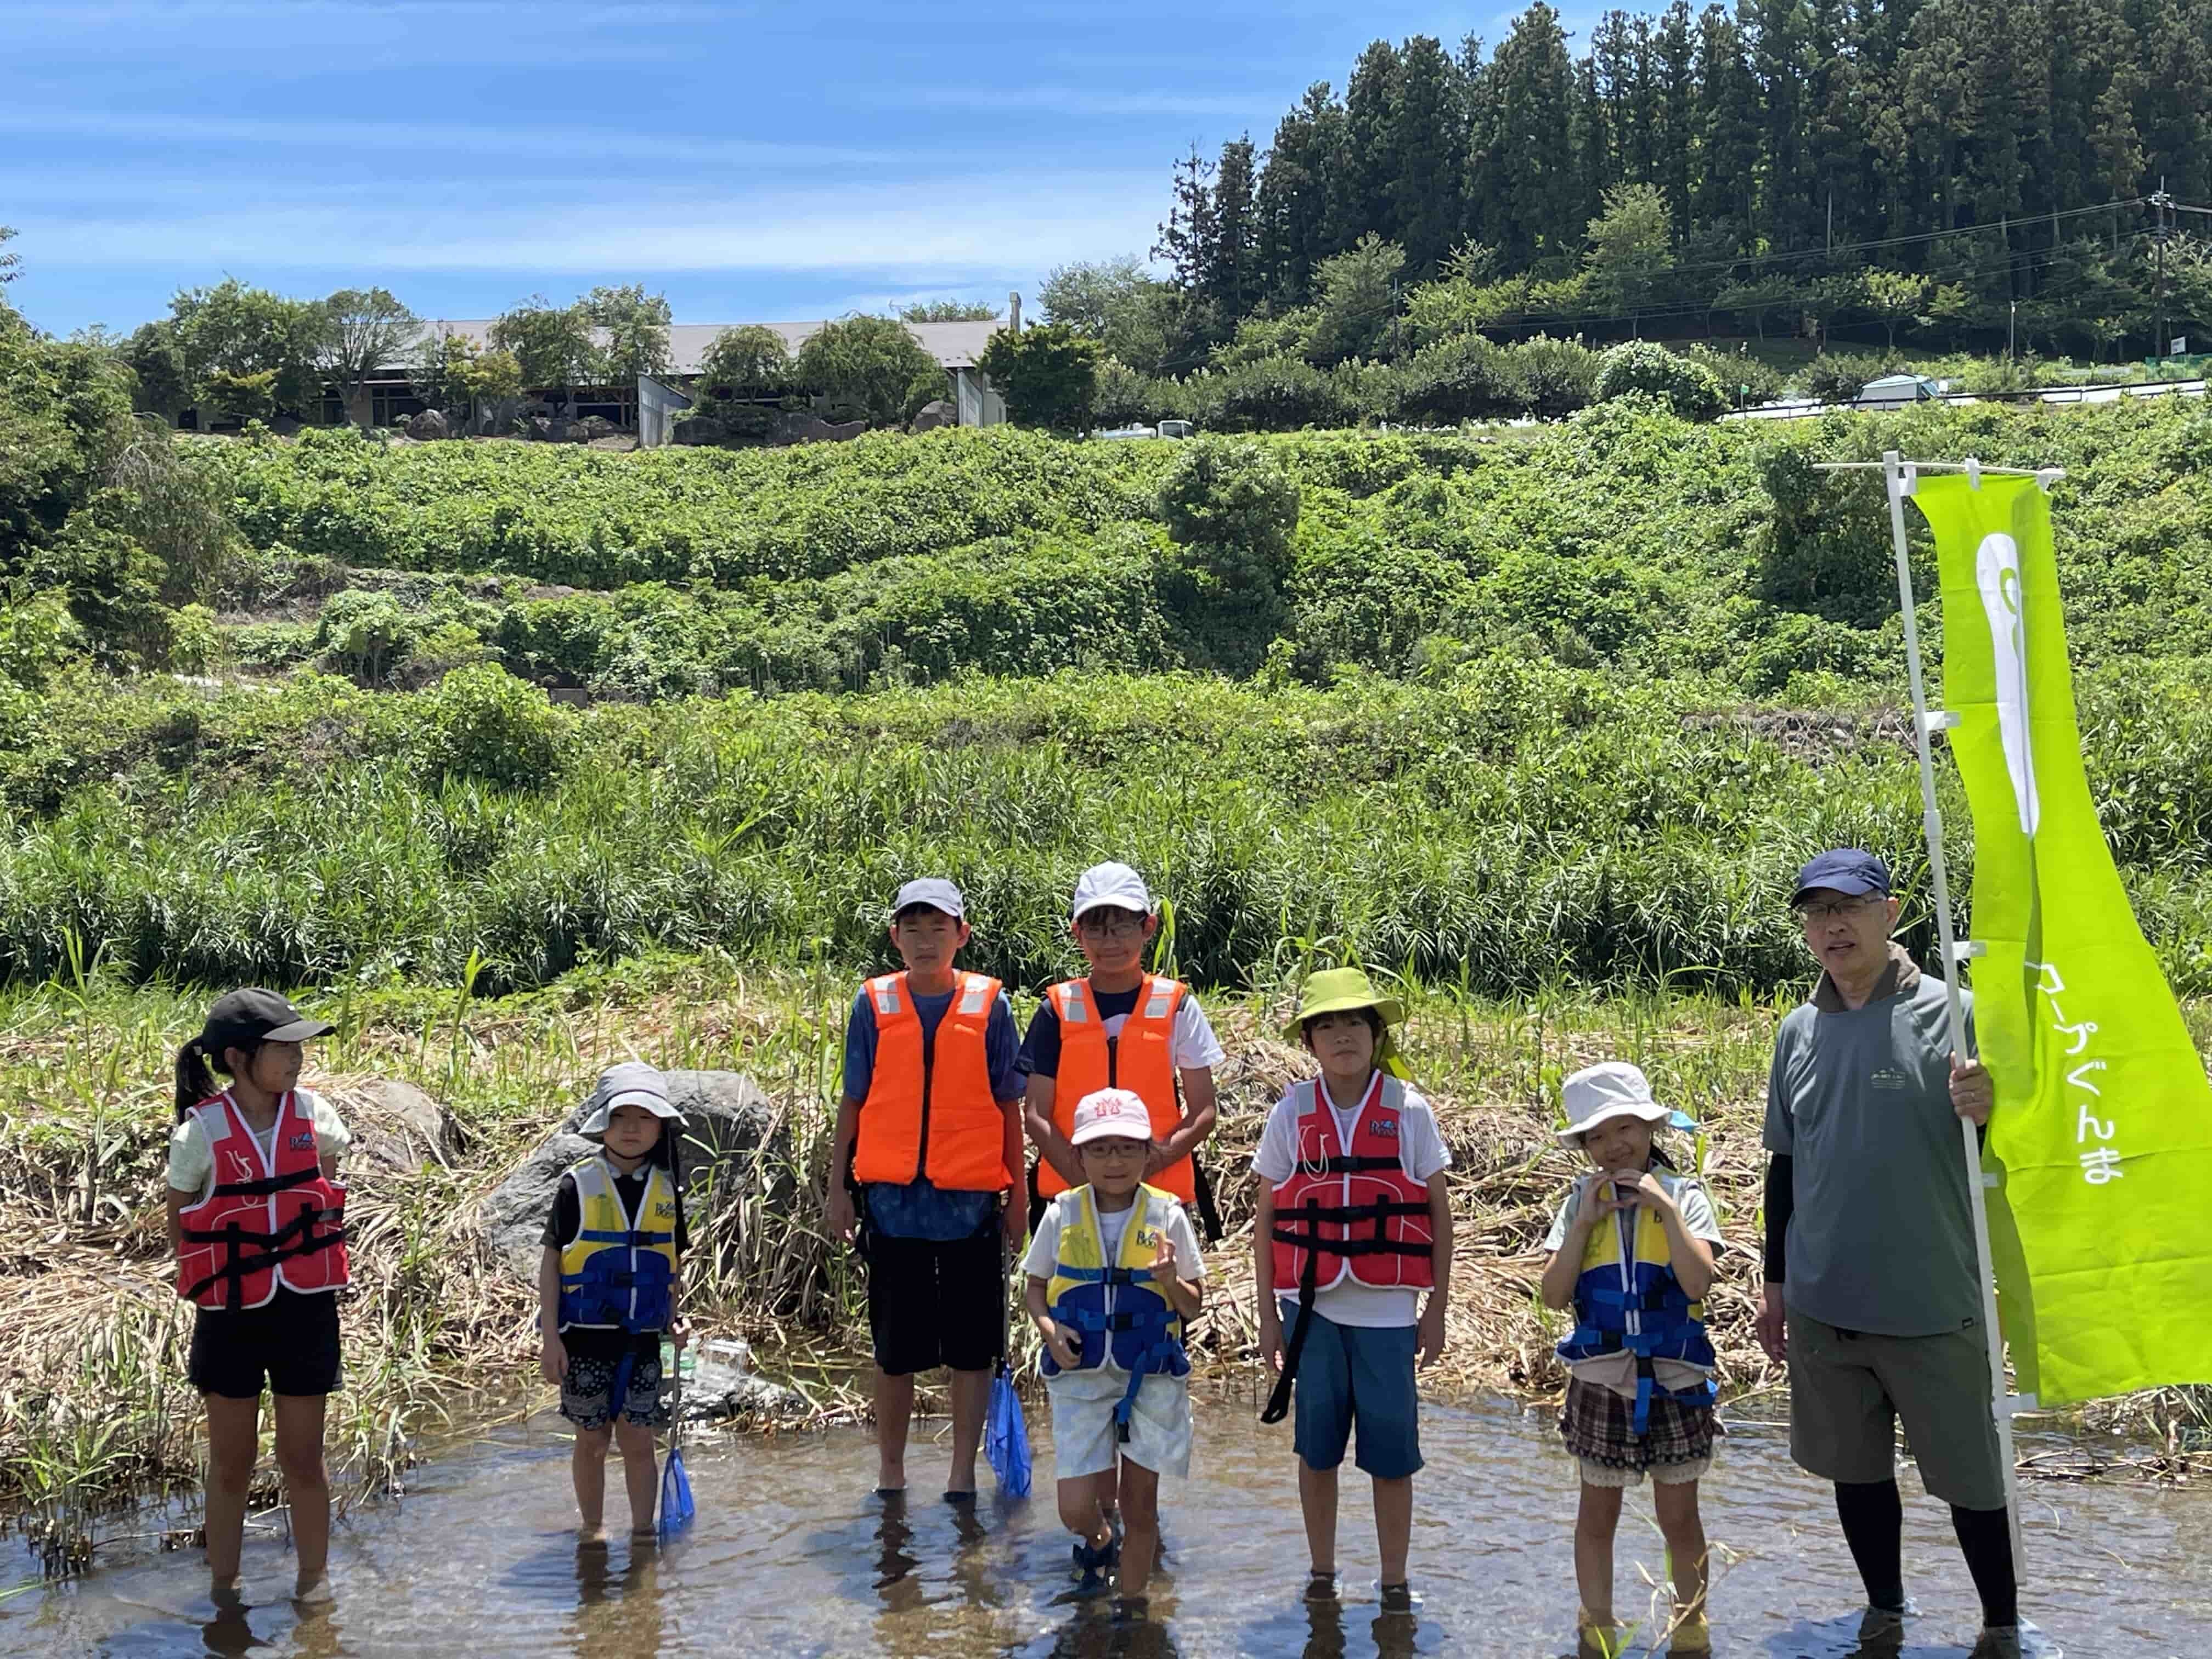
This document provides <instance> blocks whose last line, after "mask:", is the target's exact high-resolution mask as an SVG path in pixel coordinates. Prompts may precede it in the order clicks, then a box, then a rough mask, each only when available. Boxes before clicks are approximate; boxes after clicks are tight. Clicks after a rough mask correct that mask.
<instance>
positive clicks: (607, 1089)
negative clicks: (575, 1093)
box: [576, 1060, 684, 1140]
mask: <svg viewBox="0 0 2212 1659" xmlns="http://www.w3.org/2000/svg"><path fill="white" fill-rule="evenodd" d="M585 1104H586V1106H588V1107H589V1108H590V1110H589V1111H588V1112H586V1114H585V1115H584V1121H583V1123H582V1124H581V1125H580V1127H578V1128H577V1130H576V1133H578V1134H580V1135H582V1136H583V1137H584V1138H585V1139H587V1140H598V1139H602V1138H603V1137H604V1136H605V1134H606V1132H607V1120H608V1119H609V1118H611V1117H612V1116H613V1115H614V1113H615V1108H616V1107H617V1106H642V1107H644V1108H645V1109H646V1110H647V1111H648V1112H651V1113H652V1114H653V1116H655V1117H661V1118H671V1119H673V1120H674V1121H677V1122H678V1123H681V1122H682V1121H684V1114H683V1113H681V1112H679V1111H678V1110H677V1109H675V1108H674V1107H673V1106H671V1105H670V1104H669V1103H668V1080H667V1079H665V1078H664V1077H662V1076H661V1075H660V1068H659V1066H648V1065H647V1064H646V1063H645V1062H644V1061H643V1060H624V1061H623V1063H622V1064H621V1065H619V1066H608V1067H607V1069H606V1070H605V1071H604V1072H602V1073H599V1081H598V1082H597V1083H595V1084H593V1085H592V1092H591V1097H590V1098H589V1099H587V1100H586V1102H585Z"/></svg>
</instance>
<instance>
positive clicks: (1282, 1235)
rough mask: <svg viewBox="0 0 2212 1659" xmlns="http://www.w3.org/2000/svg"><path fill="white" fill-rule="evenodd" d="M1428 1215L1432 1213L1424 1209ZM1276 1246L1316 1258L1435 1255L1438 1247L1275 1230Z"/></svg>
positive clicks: (1410, 1241)
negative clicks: (1283, 1246) (1298, 1250)
mask: <svg viewBox="0 0 2212 1659" xmlns="http://www.w3.org/2000/svg"><path fill="white" fill-rule="evenodd" d="M1421 1213H1422V1214H1423V1215H1426V1214H1427V1213H1428V1209H1427V1207H1426V1206H1423V1207H1422V1210H1421ZM1274 1237H1275V1242H1276V1243H1278V1244H1289V1245H1291V1246H1294V1247H1295V1248H1297V1249H1301V1250H1304V1251H1306V1252H1307V1253H1308V1254H1309V1255H1345V1256H1351V1255H1434V1254H1435V1251H1436V1243H1435V1241H1434V1240H1429V1241H1427V1242H1425V1243H1423V1242H1418V1241H1415V1240H1413V1239H1408V1238H1316V1237H1314V1236H1313V1235H1312V1234H1310V1233H1305V1232H1296V1231H1291V1229H1289V1228H1285V1227H1278V1228H1276V1229H1275V1235H1274Z"/></svg>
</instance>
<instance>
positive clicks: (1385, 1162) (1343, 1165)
mask: <svg viewBox="0 0 2212 1659" xmlns="http://www.w3.org/2000/svg"><path fill="white" fill-rule="evenodd" d="M1321 1164H1322V1173H1323V1174H1325V1175H1376V1174H1380V1173H1381V1172H1382V1171H1383V1170H1402V1169H1404V1168H1405V1167H1406V1165H1405V1160H1404V1159H1402V1158H1399V1157H1398V1156H1397V1155H1396V1154H1395V1152H1394V1153H1391V1154H1389V1155H1388V1156H1386V1157H1381V1158H1368V1157H1363V1156H1355V1155H1354V1154H1352V1153H1350V1152H1335V1153H1332V1154H1331V1155H1330V1156H1328V1158H1323V1159H1322V1160H1321ZM1304 1167H1305V1168H1306V1169H1308V1170H1311V1169H1312V1168H1313V1164H1312V1162H1311V1160H1308V1161H1307V1162H1306V1163H1305V1165H1304Z"/></svg>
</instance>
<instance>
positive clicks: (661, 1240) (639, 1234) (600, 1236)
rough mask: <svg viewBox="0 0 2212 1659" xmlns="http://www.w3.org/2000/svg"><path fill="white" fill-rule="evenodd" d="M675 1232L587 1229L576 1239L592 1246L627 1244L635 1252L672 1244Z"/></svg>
mask: <svg viewBox="0 0 2212 1659" xmlns="http://www.w3.org/2000/svg"><path fill="white" fill-rule="evenodd" d="M675 1237H676V1235H675V1234H674V1233H673V1232H648V1231H639V1230H635V1229H623V1230H617V1229H615V1228H611V1227H610V1228H605V1229H601V1228H598V1227H586V1228H585V1229H584V1230H583V1231H581V1232H580V1233H578V1234H577V1235H576V1237H575V1241H574V1242H575V1243H579V1244H581V1243H592V1244H627V1245H628V1246H629V1248H630V1249H634V1250H642V1249H651V1248H652V1247H653V1245H655V1244H667V1243H672V1242H673V1241H674V1239H675Z"/></svg>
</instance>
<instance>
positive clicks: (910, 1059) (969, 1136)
mask: <svg viewBox="0 0 2212 1659" xmlns="http://www.w3.org/2000/svg"><path fill="white" fill-rule="evenodd" d="M907 979H908V976H907V975H904V974H886V975H884V976H883V977H882V978H880V979H872V980H870V981H868V986H867V996H868V1006H869V1007H870V1008H871V1009H872V1011H873V1012H874V1014H875V1017H876V1065H875V1070H874V1071H873V1073H871V1074H870V1076H869V1079H868V1097H867V1098H866V1100H865V1101H863V1102H861V1103H860V1133H859V1135H858V1137H857V1139H855V1141H854V1149H853V1179H854V1180H855V1181H859V1182H889V1183H890V1184H891V1185H894V1186H899V1187H903V1186H905V1185H906V1184H907V1183H908V1182H912V1181H917V1180H920V1179H921V1177H923V1176H927V1177H928V1178H929V1183H930V1185H932V1186H933V1187H935V1188H938V1189H939V1191H941V1192H957V1193H997V1192H1004V1191H1005V1190H1006V1188H1009V1187H1011V1186H1012V1185H1013V1184H1014V1177H1013V1175H1012V1172H1011V1171H1010V1170H1008V1169H1007V1168H1006V1112H1005V1110H1004V1109H1002V1108H1001V1107H1000V1104H999V1103H998V1101H997V1099H996V1098H994V1096H993V1094H992V1092H991V1062H990V1056H989V1054H988V1051H987V1048H986V1047H985V1044H984V1040H983V1039H984V1034H985V1033H986V1032H987V1031H988V1030H989V1029H990V1024H991V1010H992V1008H993V1007H994V1006H995V1005H996V1004H997V1002H998V1000H999V981H997V980H995V979H987V978H985V977H984V976H983V975H981V974H964V973H961V972H959V971H958V970H957V969H956V970H955V971H954V973H953V975H952V1001H951V1004H950V1005H949V1006H947V1007H946V1008H945V1017H944V1018H942V1019H940V1020H939V1021H938V1023H937V1030H935V1032H934V1033H933V1035H932V1036H931V1037H930V1040H929V1043H928V1048H927V1054H925V1053H924V1048H923V1043H922V1036H921V1013H920V1012H918V1011H917V1010H916V1009H915V1006H914V993H913V991H912V990H911V989H910V988H909V987H908V983H907Z"/></svg>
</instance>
